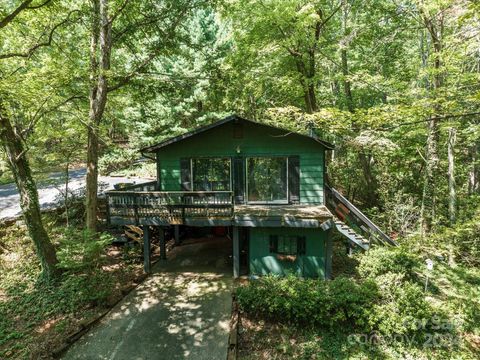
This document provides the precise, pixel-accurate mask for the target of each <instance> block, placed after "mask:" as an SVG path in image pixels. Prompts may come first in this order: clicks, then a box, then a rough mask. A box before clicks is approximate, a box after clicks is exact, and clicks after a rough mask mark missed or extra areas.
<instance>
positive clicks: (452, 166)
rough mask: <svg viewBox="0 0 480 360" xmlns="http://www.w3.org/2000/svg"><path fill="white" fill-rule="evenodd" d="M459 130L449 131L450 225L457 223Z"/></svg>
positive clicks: (452, 129)
mask: <svg viewBox="0 0 480 360" xmlns="http://www.w3.org/2000/svg"><path fill="white" fill-rule="evenodd" d="M456 137H457V130H456V129H455V128H453V127H452V128H450V129H449V130H448V217H449V219H450V225H453V224H455V221H456V215H457V214H456V206H457V195H456V191H455V152H454V150H455V141H456Z"/></svg>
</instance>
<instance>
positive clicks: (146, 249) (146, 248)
mask: <svg viewBox="0 0 480 360" xmlns="http://www.w3.org/2000/svg"><path fill="white" fill-rule="evenodd" d="M143 269H144V271H145V272H146V273H150V272H151V261H150V228H149V227H148V225H145V226H144V227H143Z"/></svg>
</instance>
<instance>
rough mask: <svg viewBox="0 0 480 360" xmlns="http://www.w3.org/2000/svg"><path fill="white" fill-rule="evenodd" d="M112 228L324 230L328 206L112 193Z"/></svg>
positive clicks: (210, 194) (216, 195)
mask: <svg viewBox="0 0 480 360" xmlns="http://www.w3.org/2000/svg"><path fill="white" fill-rule="evenodd" d="M107 217H108V221H109V223H110V224H112V225H158V226H167V225H189V226H232V225H233V226H247V227H256V226H267V227H320V225H321V224H323V223H324V222H325V221H327V220H330V219H332V218H333V215H332V214H331V213H330V211H328V209H327V208H326V206H324V205H308V204H298V205H248V204H247V205H235V204H234V202H233V195H232V193H231V192H230V191H205V192H193V191H170V192H168V191H110V192H108V193H107Z"/></svg>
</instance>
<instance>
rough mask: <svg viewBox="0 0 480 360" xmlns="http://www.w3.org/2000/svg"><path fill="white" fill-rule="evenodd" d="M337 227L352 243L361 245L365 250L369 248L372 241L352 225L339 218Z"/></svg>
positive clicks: (336, 221)
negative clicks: (356, 230)
mask: <svg viewBox="0 0 480 360" xmlns="http://www.w3.org/2000/svg"><path fill="white" fill-rule="evenodd" d="M334 221H335V227H336V228H337V230H338V231H339V232H340V233H341V234H342V235H344V236H345V237H346V238H347V239H348V240H349V241H350V242H351V243H353V244H355V245H357V246H359V247H361V248H362V249H363V250H368V248H369V247H370V241H369V240H368V239H367V238H365V237H364V236H362V235H360V234H359V233H357V232H355V230H353V229H352V228H351V227H350V226H348V225H347V224H345V223H344V222H343V221H341V220H339V219H335V220H334Z"/></svg>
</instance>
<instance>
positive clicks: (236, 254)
mask: <svg viewBox="0 0 480 360" xmlns="http://www.w3.org/2000/svg"><path fill="white" fill-rule="evenodd" d="M232 232H233V277H234V278H235V279H236V278H238V277H239V276H240V239H239V236H238V226H233V227H232Z"/></svg>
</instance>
